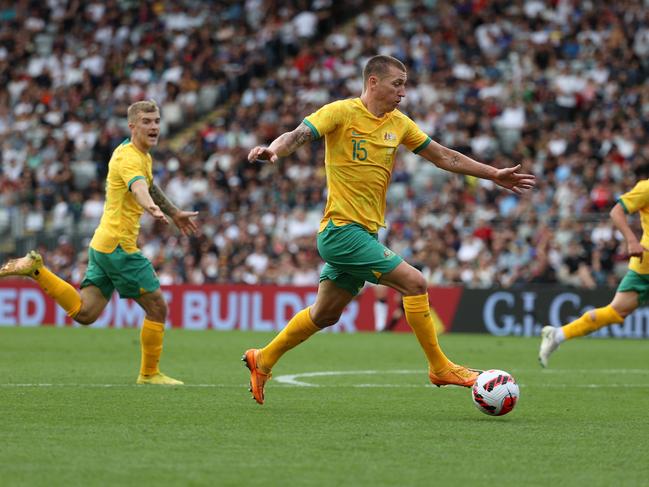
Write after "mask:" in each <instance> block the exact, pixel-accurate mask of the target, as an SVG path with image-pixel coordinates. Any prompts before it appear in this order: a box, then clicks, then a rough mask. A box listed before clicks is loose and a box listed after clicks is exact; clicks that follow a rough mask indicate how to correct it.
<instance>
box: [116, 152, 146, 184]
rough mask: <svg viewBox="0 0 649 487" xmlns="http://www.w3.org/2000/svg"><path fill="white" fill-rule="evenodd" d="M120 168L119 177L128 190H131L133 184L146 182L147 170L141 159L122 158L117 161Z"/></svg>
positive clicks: (123, 156) (125, 156) (124, 156)
mask: <svg viewBox="0 0 649 487" xmlns="http://www.w3.org/2000/svg"><path fill="white" fill-rule="evenodd" d="M115 162H116V163H117V166H118V167H119V171H118V174H119V177H120V178H121V179H122V181H123V182H124V184H125V185H126V187H127V189H128V190H129V191H130V190H131V184H133V183H134V182H135V181H137V180H138V179H144V180H146V174H145V169H144V168H143V167H142V161H141V160H140V158H139V157H128V156H127V155H122V156H120V157H119V158H118V159H117V160H116V161H115Z"/></svg>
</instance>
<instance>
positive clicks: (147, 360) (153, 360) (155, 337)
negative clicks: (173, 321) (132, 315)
mask: <svg viewBox="0 0 649 487" xmlns="http://www.w3.org/2000/svg"><path fill="white" fill-rule="evenodd" d="M164 334H165V325H164V323H158V322H156V321H151V320H150V319H148V318H144V322H143V323H142V330H141V331H140V346H141V350H142V364H141V366H140V374H142V375H153V374H157V373H158V372H160V369H158V363H159V362H160V355H161V354H162V339H163V338H164Z"/></svg>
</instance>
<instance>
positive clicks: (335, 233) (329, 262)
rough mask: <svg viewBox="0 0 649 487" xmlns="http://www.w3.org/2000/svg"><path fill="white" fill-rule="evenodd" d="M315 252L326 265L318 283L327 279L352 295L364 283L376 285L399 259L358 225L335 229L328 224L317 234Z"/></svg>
mask: <svg viewBox="0 0 649 487" xmlns="http://www.w3.org/2000/svg"><path fill="white" fill-rule="evenodd" d="M318 252H319V253H320V256H321V257H322V258H323V259H324V261H325V262H326V264H325V265H324V267H323V268H322V272H321V273H320V282H322V281H324V280H325V279H330V280H331V281H333V282H334V283H335V284H336V286H338V287H340V288H342V289H345V290H346V291H349V292H350V293H351V294H352V295H353V296H356V295H357V294H358V292H359V291H360V290H361V288H362V287H363V285H364V284H365V281H369V282H373V283H375V284H376V283H378V282H379V279H380V277H381V276H382V275H383V274H387V273H388V272H390V271H392V270H394V269H395V268H396V267H397V266H398V265H399V264H401V262H403V259H402V258H401V257H399V256H398V255H397V254H395V253H394V252H392V251H391V250H390V249H389V248H387V247H386V246H385V245H383V244H381V243H380V242H379V241H378V238H377V235H376V234H375V233H370V232H368V231H367V230H365V228H363V227H362V226H361V225H358V224H356V223H350V224H348V225H341V226H339V227H337V226H336V225H334V224H333V222H331V221H329V223H328V224H327V226H326V227H325V229H324V230H322V231H321V232H320V233H318Z"/></svg>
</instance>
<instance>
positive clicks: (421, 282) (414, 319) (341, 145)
mask: <svg viewBox="0 0 649 487" xmlns="http://www.w3.org/2000/svg"><path fill="white" fill-rule="evenodd" d="M406 81H407V73H406V68H405V66H404V65H403V63H401V62H400V61H399V60H397V59H395V58H393V57H390V56H374V57H373V58H371V59H370V60H369V61H368V62H367V63H366V65H365V67H364V69H363V93H362V94H361V96H360V98H355V99H351V100H341V101H336V102H333V103H330V104H328V105H325V106H323V107H322V108H321V109H320V110H318V111H316V112H315V113H313V114H312V115H309V116H308V117H306V118H305V119H304V120H303V122H302V123H301V124H300V125H299V126H298V127H297V128H296V129H295V130H293V131H291V132H286V133H284V134H282V135H280V136H279V137H278V138H277V139H275V140H274V141H273V142H272V143H271V144H270V146H268V147H265V146H257V147H254V148H252V149H251V150H250V153H249V154H248V160H250V161H251V162H254V161H256V160H264V161H270V162H276V161H277V159H278V158H279V157H284V156H287V155H289V154H291V153H293V152H294V151H295V150H297V148H298V147H300V146H301V145H303V144H304V143H306V142H309V141H312V140H315V139H318V138H320V137H324V139H325V170H326V175H327V190H328V196H327V204H326V207H325V211H324V215H323V218H322V222H321V225H320V231H319V233H318V251H319V252H320V255H321V257H322V258H323V259H324V260H325V262H326V264H325V266H324V268H323V270H322V273H321V276H320V285H319V287H318V293H317V295H316V299H315V303H314V304H313V305H312V306H309V307H307V308H305V309H303V310H302V311H300V312H299V313H297V314H296V315H295V316H294V317H293V318H292V319H291V320H290V321H289V322H288V324H287V325H286V327H285V328H284V329H283V330H282V331H281V332H280V333H279V334H278V335H277V336H276V337H275V338H274V339H273V340H272V341H271V342H270V343H269V344H268V345H266V346H265V347H264V348H262V349H254V348H253V349H249V350H247V351H246V352H245V354H244V356H243V360H244V362H245V364H246V366H247V367H248V369H250V390H251V392H252V395H253V397H254V398H255V400H256V401H257V402H258V403H259V404H263V402H264V388H265V384H266V382H267V381H268V379H269V378H270V375H271V369H272V368H273V366H274V365H275V364H276V363H277V361H278V360H279V358H280V357H281V356H282V355H283V354H284V353H285V352H287V351H288V350H290V349H291V348H293V347H295V346H296V345H298V344H300V343H301V342H303V341H304V340H306V339H308V338H309V337H310V336H311V335H313V334H314V333H316V332H317V331H319V330H321V329H323V328H325V327H327V326H331V325H333V324H335V323H336V322H337V321H338V319H339V318H340V316H341V314H342V312H343V310H344V308H345V306H347V304H349V302H350V301H351V300H352V299H353V297H354V295H355V294H356V293H357V292H358V290H359V289H360V287H361V286H362V284H363V283H364V282H365V281H371V282H378V283H381V284H384V285H386V286H389V287H392V288H394V289H396V290H397V291H399V292H400V293H401V294H402V295H403V306H404V311H405V315H406V320H407V321H408V324H409V325H410V326H411V328H412V329H413V331H414V333H415V335H416V336H417V339H418V341H419V343H420V345H421V347H422V349H423V351H424V353H425V355H426V358H427V361H428V373H429V378H430V380H431V382H432V383H433V384H435V385H439V386H441V385H460V386H466V387H469V386H471V385H473V383H474V382H475V379H476V377H477V376H478V371H476V370H473V369H468V368H466V367H462V366H460V365H455V364H454V363H453V362H451V361H450V360H449V359H448V358H447V357H446V356H445V355H444V353H443V352H442V349H441V347H440V346H439V343H438V341H437V335H436V333H435V327H434V323H433V320H432V318H431V312H430V307H429V304H428V294H427V283H426V280H425V279H424V277H423V275H422V274H421V272H419V271H418V270H417V269H415V268H414V267H413V266H411V265H410V264H408V263H406V262H404V261H403V259H401V257H399V256H397V255H396V254H395V253H394V252H392V251H391V250H390V249H388V248H386V247H384V246H383V245H381V244H380V243H379V242H378V240H377V238H376V232H377V231H378V229H379V228H380V227H381V226H384V225H385V223H384V215H385V204H386V193H387V187H388V184H389V182H390V177H391V174H392V169H393V164H394V157H395V154H396V150H397V147H398V146H399V145H404V146H405V147H406V148H408V149H410V150H411V151H413V152H415V153H418V154H419V155H421V156H422V157H424V158H426V159H428V160H429V161H431V162H433V163H434V164H435V165H437V166H438V167H440V168H442V169H446V170H448V171H452V172H457V173H461V174H468V175H472V176H476V177H481V178H486V179H490V180H492V181H493V182H495V183H496V184H498V185H500V186H502V187H504V188H507V189H509V190H512V191H514V192H516V193H520V192H522V191H525V190H527V189H530V188H532V187H533V186H534V184H535V180H534V176H532V175H529V174H521V173H519V169H520V166H516V167H511V168H505V169H495V168H493V167H490V166H487V165H485V164H481V163H479V162H477V161H474V160H473V159H471V158H469V157H467V156H464V155H462V154H460V153H458V152H456V151H453V150H451V149H448V148H446V147H443V146H441V145H439V144H437V143H436V142H434V141H432V140H431V139H430V138H429V137H428V136H427V135H426V134H425V133H423V132H422V131H421V130H420V129H419V128H418V127H417V125H416V124H415V123H414V122H413V121H412V120H411V119H409V118H408V117H407V116H406V115H404V114H403V113H401V112H400V111H399V110H398V109H397V107H398V105H399V103H400V101H401V99H402V98H403V97H404V96H406Z"/></svg>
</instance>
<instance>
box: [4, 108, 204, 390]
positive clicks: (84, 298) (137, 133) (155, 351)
mask: <svg viewBox="0 0 649 487" xmlns="http://www.w3.org/2000/svg"><path fill="white" fill-rule="evenodd" d="M127 117H128V126H129V128H130V130H131V137H130V139H127V140H125V141H124V142H123V143H122V144H121V145H120V146H119V147H117V148H116V149H115V151H114V152H113V155H112V157H111V159H110V162H109V164H108V176H107V179H106V202H105V203H104V214H103V216H102V218H101V221H100V223H99V226H98V227H97V229H96V230H95V234H94V236H93V238H92V240H91V242H90V248H89V249H88V270H87V272H86V275H85V277H84V279H83V281H82V282H81V292H77V290H76V289H75V288H74V287H73V286H72V285H70V284H69V283H67V282H66V281H64V280H63V279H61V278H60V277H58V276H56V275H55V274H53V273H52V272H51V271H50V270H49V269H48V268H47V267H45V266H44V264H43V259H42V257H41V256H40V255H39V254H38V253H36V252H35V251H31V252H29V253H28V254H27V255H26V256H25V257H22V258H20V259H13V260H10V261H8V262H7V263H6V264H4V265H3V266H2V268H0V277H5V276H25V277H30V278H32V279H34V280H35V281H36V282H37V283H38V285H39V286H40V287H41V288H42V289H43V291H45V292H46V293H47V294H48V295H49V296H51V297H52V298H54V300H55V301H56V302H57V303H58V304H59V305H60V306H61V307H62V308H63V309H65V311H67V313H68V315H69V316H71V317H72V318H73V319H74V320H75V321H77V322H78V323H81V324H82V325H90V324H92V323H94V322H95V320H96V319H97V318H98V317H99V315H100V314H101V312H102V311H103V310H104V308H105V307H106V305H107V304H108V301H109V300H110V297H111V296H112V294H113V291H114V290H115V289H117V292H118V293H119V295H120V297H121V298H132V299H134V300H135V301H136V302H137V303H138V304H139V305H140V306H142V308H143V309H144V311H145V313H146V315H145V318H144V322H143V323H142V329H141V333H140V344H141V353H142V357H141V366H140V373H139V376H138V378H137V381H136V382H137V383H138V384H157V385H181V384H182V382H181V381H179V380H176V379H172V378H171V377H168V376H166V375H165V374H163V373H161V372H160V369H159V368H158V363H159V361H160V355H161V354H162V341H163V336H164V327H165V321H166V319H167V303H166V301H165V298H164V295H163V294H162V291H161V290H160V282H159V281H158V278H157V276H156V274H155V271H154V270H153V266H152V265H151V262H149V260H148V259H147V258H146V257H144V256H143V255H142V253H141V252H140V251H139V249H138V248H137V237H138V234H139V231H140V217H141V216H142V213H144V212H145V211H146V212H148V213H149V214H150V215H151V216H152V217H153V218H155V219H156V220H158V221H160V222H162V223H165V224H168V223H169V221H168V220H167V217H166V216H165V215H167V216H169V218H171V220H172V221H173V222H174V224H175V225H176V226H177V227H178V228H179V229H180V231H181V232H182V233H183V234H185V235H189V234H192V233H193V232H195V231H196V229H197V227H196V223H195V222H194V221H192V218H193V217H195V216H196V215H197V214H198V213H197V212H188V211H181V210H179V209H178V208H176V207H175V206H174V205H173V204H172V203H171V202H170V201H169V199H168V198H167V197H166V196H165V194H164V193H163V192H162V190H161V189H160V188H159V187H158V186H157V185H155V184H154V183H153V173H152V165H153V159H152V157H151V154H150V153H149V151H150V150H151V148H152V147H153V146H155V145H156V144H157V143H158V138H159V136H160V111H159V109H158V106H157V105H156V103H155V102H154V101H152V100H151V101H139V102H136V103H134V104H133V105H131V106H130V107H129V108H128V113H127Z"/></svg>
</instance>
